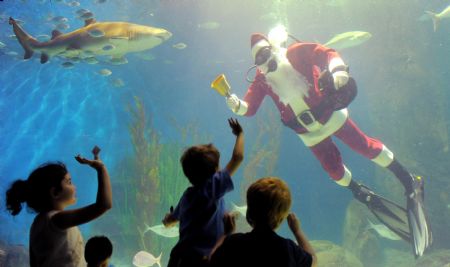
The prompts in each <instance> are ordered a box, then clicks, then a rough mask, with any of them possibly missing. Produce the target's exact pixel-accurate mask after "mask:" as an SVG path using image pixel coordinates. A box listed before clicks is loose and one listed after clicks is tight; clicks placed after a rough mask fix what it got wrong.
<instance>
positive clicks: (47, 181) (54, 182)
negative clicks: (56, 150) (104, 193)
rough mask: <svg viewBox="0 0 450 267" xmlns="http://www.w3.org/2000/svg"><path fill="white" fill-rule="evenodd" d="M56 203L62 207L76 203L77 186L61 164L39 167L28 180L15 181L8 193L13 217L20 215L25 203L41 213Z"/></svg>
mask: <svg viewBox="0 0 450 267" xmlns="http://www.w3.org/2000/svg"><path fill="white" fill-rule="evenodd" d="M55 201H56V202H57V203H58V204H60V206H61V205H62V206H65V205H69V204H73V203H75V186H74V185H72V182H71V178H70V174H69V173H68V171H67V168H66V166H65V165H64V164H63V163H61V162H55V163H45V164H43V165H41V166H39V167H38V168H37V169H35V170H34V171H33V172H32V173H31V174H30V176H28V179H27V180H17V181H15V182H14V183H13V184H12V185H11V187H10V188H9V189H8V191H6V207H7V209H8V210H9V212H11V214H12V215H17V214H19V212H20V211H21V210H22V203H23V202H26V203H27V206H28V207H29V208H31V209H32V210H33V211H35V212H38V213H39V212H44V211H49V210H51V209H52V208H53V205H54V203H55Z"/></svg>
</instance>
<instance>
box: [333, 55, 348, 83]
mask: <svg viewBox="0 0 450 267" xmlns="http://www.w3.org/2000/svg"><path fill="white" fill-rule="evenodd" d="M328 70H329V71H330V72H331V74H332V75H333V82H334V88H335V89H336V90H339V89H340V88H341V87H343V86H345V85H346V84H347V82H348V79H349V76H348V66H347V65H345V63H344V61H343V60H342V59H341V58H340V57H334V58H333V59H331V60H330V63H329V64H328Z"/></svg>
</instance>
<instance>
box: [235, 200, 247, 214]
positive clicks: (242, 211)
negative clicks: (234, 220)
mask: <svg viewBox="0 0 450 267" xmlns="http://www.w3.org/2000/svg"><path fill="white" fill-rule="evenodd" d="M231 206H232V210H233V211H237V212H239V213H240V214H242V216H244V217H245V216H246V215H247V205H243V206H238V205H236V204H234V202H231Z"/></svg>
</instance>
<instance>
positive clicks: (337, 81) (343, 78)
mask: <svg viewBox="0 0 450 267" xmlns="http://www.w3.org/2000/svg"><path fill="white" fill-rule="evenodd" d="M348 78H349V76H348V72H347V71H345V70H340V71H336V72H334V73H333V82H334V88H335V89H336V90H339V89H340V88H342V87H344V86H345V85H346V84H347V82H348Z"/></svg>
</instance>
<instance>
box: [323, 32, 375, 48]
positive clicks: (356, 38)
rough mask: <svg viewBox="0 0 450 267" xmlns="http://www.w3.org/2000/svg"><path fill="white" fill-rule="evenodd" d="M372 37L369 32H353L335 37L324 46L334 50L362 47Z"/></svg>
mask: <svg viewBox="0 0 450 267" xmlns="http://www.w3.org/2000/svg"><path fill="white" fill-rule="evenodd" d="M371 37H372V34H370V33H369V32H363V31H351V32H344V33H340V34H337V35H335V36H334V37H333V38H331V39H330V40H329V41H328V42H326V43H325V44H324V45H325V46H328V47H331V48H334V49H340V50H342V49H344V48H349V47H353V46H357V45H360V44H362V43H364V42H366V41H367V40H369V39H370V38H371Z"/></svg>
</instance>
